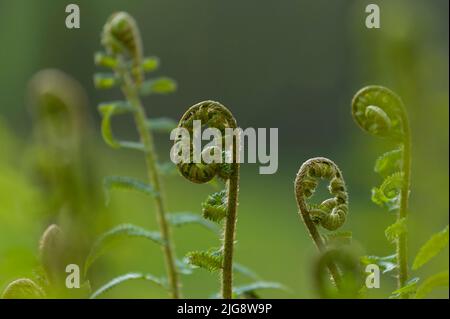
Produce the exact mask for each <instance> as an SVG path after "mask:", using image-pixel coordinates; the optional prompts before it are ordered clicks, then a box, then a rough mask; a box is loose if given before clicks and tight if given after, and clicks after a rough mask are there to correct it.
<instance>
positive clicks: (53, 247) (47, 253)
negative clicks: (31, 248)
mask: <svg viewBox="0 0 450 319" xmlns="http://www.w3.org/2000/svg"><path fill="white" fill-rule="evenodd" d="M63 254H64V235H63V232H62V230H61V228H60V227H59V226H58V225H55V224H52V225H50V226H48V227H47V229H46V230H45V231H44V233H43V234H42V236H41V239H40V241H39V255H40V260H41V264H42V267H43V268H44V270H45V272H46V274H47V276H48V279H49V280H50V281H52V282H53V281H55V280H57V278H58V276H61V274H62V273H64V269H65V267H64V260H63Z"/></svg>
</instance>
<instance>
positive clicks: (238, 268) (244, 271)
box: [233, 263, 261, 280]
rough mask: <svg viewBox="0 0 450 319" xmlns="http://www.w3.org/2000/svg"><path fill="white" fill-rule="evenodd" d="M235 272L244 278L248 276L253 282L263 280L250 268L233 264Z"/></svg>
mask: <svg viewBox="0 0 450 319" xmlns="http://www.w3.org/2000/svg"><path fill="white" fill-rule="evenodd" d="M233 270H234V271H235V272H237V273H240V274H242V275H244V276H247V277H249V278H251V279H253V280H260V279H261V278H260V277H259V276H258V275H257V274H256V273H255V272H254V271H253V270H251V269H250V268H248V267H245V266H244V265H241V264H238V263H233Z"/></svg>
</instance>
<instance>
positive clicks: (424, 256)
mask: <svg viewBox="0 0 450 319" xmlns="http://www.w3.org/2000/svg"><path fill="white" fill-rule="evenodd" d="M447 245H448V225H447V226H446V227H445V228H444V230H442V231H440V232H439V233H436V234H434V235H433V236H431V238H430V239H428V241H427V242H426V243H425V244H424V245H423V246H422V247H421V248H420V250H419V252H418V253H417V255H416V258H415V259H414V263H413V269H414V270H417V269H419V268H420V267H422V266H423V265H424V264H426V263H427V262H428V261H429V260H430V259H431V258H433V257H434V256H436V255H437V254H438V253H439V252H440V251H441V250H442V249H444V248H445V247H446V246H447Z"/></svg>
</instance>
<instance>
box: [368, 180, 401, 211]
mask: <svg viewBox="0 0 450 319" xmlns="http://www.w3.org/2000/svg"><path fill="white" fill-rule="evenodd" d="M402 186H403V174H402V173H400V172H397V173H394V174H392V175H390V176H388V177H386V178H385V180H384V181H383V183H382V184H381V186H380V187H378V188H377V187H374V188H373V189H372V201H373V202H374V203H375V204H377V205H379V206H381V207H383V206H384V207H386V208H388V209H389V211H392V210H396V209H399V208H400V190H401V188H402Z"/></svg>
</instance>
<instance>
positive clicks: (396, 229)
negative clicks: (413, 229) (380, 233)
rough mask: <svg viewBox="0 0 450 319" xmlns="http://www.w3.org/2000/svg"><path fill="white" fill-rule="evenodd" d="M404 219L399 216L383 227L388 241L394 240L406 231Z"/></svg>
mask: <svg viewBox="0 0 450 319" xmlns="http://www.w3.org/2000/svg"><path fill="white" fill-rule="evenodd" d="M407 230H408V229H407V226H406V219H405V218H400V219H399V220H397V221H396V222H395V223H393V224H392V225H390V226H389V227H388V228H386V229H385V231H384V234H385V235H386V238H387V240H389V241H390V242H394V241H395V240H397V238H399V237H400V235H402V234H405V233H406V232H407Z"/></svg>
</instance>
